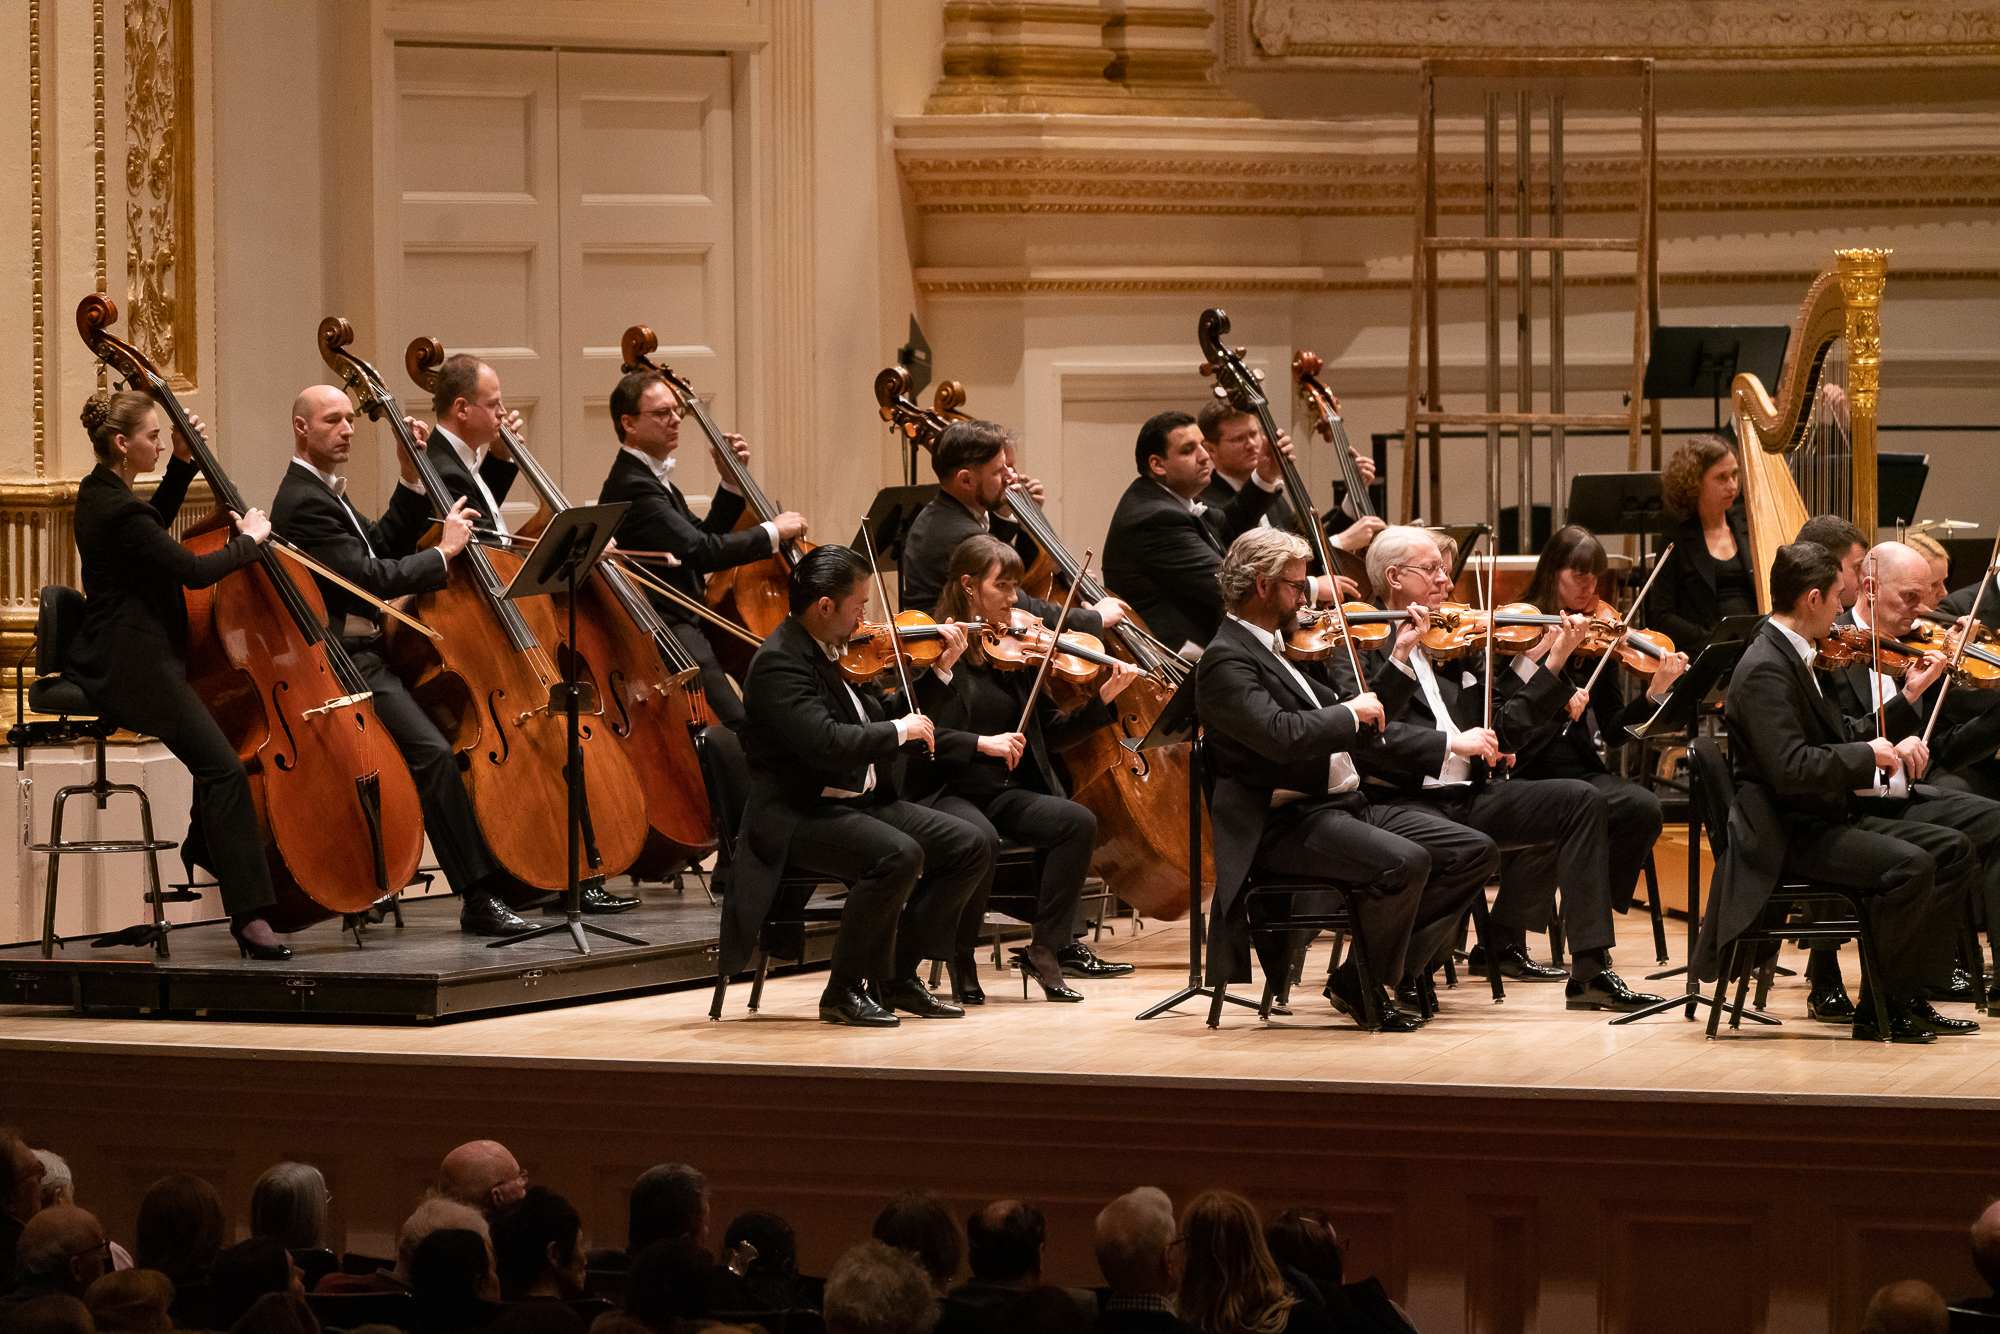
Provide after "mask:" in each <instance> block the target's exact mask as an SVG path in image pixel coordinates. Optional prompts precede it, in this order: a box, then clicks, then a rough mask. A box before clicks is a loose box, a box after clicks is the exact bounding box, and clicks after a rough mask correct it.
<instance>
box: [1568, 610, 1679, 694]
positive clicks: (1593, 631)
mask: <svg viewBox="0 0 2000 1334" xmlns="http://www.w3.org/2000/svg"><path fill="white" fill-rule="evenodd" d="M1586 614H1587V615H1588V616H1589V617H1590V633H1589V634H1588V635H1586V636H1585V637H1584V640H1583V642H1582V643H1581V644H1578V645H1577V646H1576V650H1575V651H1576V652H1577V653H1579V654H1581V655H1582V656H1584V657H1586V658H1601V657H1603V656H1604V655H1605V653H1606V652H1609V651H1612V650H1613V646H1614V645H1615V646H1616V653H1617V656H1618V661H1619V663H1620V664H1621V665H1622V666H1624V667H1626V668H1627V669H1629V670H1630V671H1631V672H1632V673H1633V674H1634V675H1635V676H1651V675H1652V674H1653V673H1654V672H1657V671H1659V670H1660V660H1661V659H1662V658H1664V657H1666V656H1667V655H1668V654H1669V653H1672V652H1674V641H1673V640H1671V639H1669V638H1667V636H1665V635H1663V634H1661V633H1660V632H1659V631H1658V630H1640V629H1637V628H1635V627H1632V626H1628V625H1627V624H1625V618H1624V617H1623V616H1620V615H1619V614H1618V609H1617V608H1616V607H1614V606H1612V605H1611V604H1610V603H1609V602H1604V601H1601V600H1600V601H1599V602H1598V604H1597V605H1596V606H1595V607H1593V608H1591V610H1590V611H1589V612H1588V613H1586ZM1621 636H1622V638H1621Z"/></svg>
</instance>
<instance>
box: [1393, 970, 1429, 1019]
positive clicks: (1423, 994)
mask: <svg viewBox="0 0 2000 1334" xmlns="http://www.w3.org/2000/svg"><path fill="white" fill-rule="evenodd" d="M1426 1001H1428V1002H1429V1007H1430V1008H1429V1010H1428V1011H1426V1009H1425V1002H1426ZM1437 1004H1438V998H1437V986H1436V984H1435V983H1433V982H1432V981H1431V980H1430V979H1429V978H1427V977H1426V978H1414V977H1406V978H1404V979H1403V980H1402V982H1401V983H1400V984H1399V985H1398V986H1397V987H1396V1008H1397V1009H1399V1010H1403V1011H1407V1012H1408V1013H1409V1014H1410V1015H1411V1016H1412V1017H1414V1018H1415V1019H1416V1020H1417V1021H1418V1022H1419V1023H1429V1022H1430V1020H1431V1019H1432V1018H1434V1017H1435V1016H1436V1015H1437Z"/></svg>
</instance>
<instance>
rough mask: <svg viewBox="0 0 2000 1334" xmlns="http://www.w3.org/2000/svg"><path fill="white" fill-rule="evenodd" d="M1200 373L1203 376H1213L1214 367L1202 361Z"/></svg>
mask: <svg viewBox="0 0 2000 1334" xmlns="http://www.w3.org/2000/svg"><path fill="white" fill-rule="evenodd" d="M1200 371H1201V373H1202V374H1203V375H1213V374H1215V367H1213V366H1211V365H1209V364H1208V363H1207V362H1205V361H1204V362H1202V363H1201V366H1200Z"/></svg>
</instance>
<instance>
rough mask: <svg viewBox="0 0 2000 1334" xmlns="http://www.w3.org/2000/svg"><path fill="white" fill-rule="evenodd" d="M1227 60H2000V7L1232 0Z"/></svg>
mask: <svg viewBox="0 0 2000 1334" xmlns="http://www.w3.org/2000/svg"><path fill="white" fill-rule="evenodd" d="M1223 27H1224V32H1225V40H1224V43H1223V58H1224V63H1225V67H1226V68H1228V69H1232V70H1253V69H1254V70H1259V71H1264V72H1270V71H1281V72H1282V71H1284V70H1287V69H1294V70H1310V69H1326V68H1329V67H1334V68H1338V67H1342V66H1345V67H1350V68H1381V67H1384V66H1391V67H1393V66H1407V65H1410V64H1413V63H1414V62H1416V61H1417V60H1420V59H1422V58H1424V57H1426V56H1447V57H1479V58H1506V57H1518V56H1547V55H1564V56H1651V57H1653V58H1654V59H1655V60H1660V61H1665V62H1671V63H1674V64H1678V65H1683V66H1689V67H1707V68H1727V67H1743V66H1753V65H1760V66H1771V65H1774V64H1777V65H1791V66H1795V67H1812V66H1825V65H1868V66H1871V67H1881V66H1885V65H1905V66H1934V65H1935V64H1936V63H1937V62H1939V61H1959V62H1983V61H1989V60H1992V59H1994V58H1995V57H1996V56H2000V7H1996V6H1994V5H1991V4H1949V3H1944V4H1940V3H1926V2H1925V0H1793V2H1792V3H1780V2H1779V0H1592V2H1591V3H1589V4H1575V3H1572V2H1571V0H1506V2H1505V3H1500V2H1499V0H1483V2H1480V0H1473V2H1472V3H1460V2H1459V0H1223Z"/></svg>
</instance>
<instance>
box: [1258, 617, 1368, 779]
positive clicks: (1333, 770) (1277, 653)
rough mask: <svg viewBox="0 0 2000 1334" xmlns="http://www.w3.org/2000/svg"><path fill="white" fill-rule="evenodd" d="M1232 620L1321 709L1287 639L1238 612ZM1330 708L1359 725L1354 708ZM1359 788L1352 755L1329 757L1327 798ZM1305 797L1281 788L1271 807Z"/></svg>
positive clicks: (1343, 753)
mask: <svg viewBox="0 0 2000 1334" xmlns="http://www.w3.org/2000/svg"><path fill="white" fill-rule="evenodd" d="M1229 619H1230V620H1232V621H1234V622H1236V623H1237V624H1238V625H1240V626H1242V627H1243V628H1244V629H1245V630H1247V631H1248V632H1249V634H1250V637H1251V638H1252V639H1254V640H1256V641H1257V642H1258V643H1259V644H1262V645H1263V646H1264V647H1265V648H1266V649H1268V650H1270V653H1271V656H1272V657H1274V658H1276V659H1277V660H1278V665H1279V666H1280V667H1282V668H1284V669H1285V673H1286V674H1287V675H1288V676H1290V677H1291V678H1292V681H1293V683H1294V684H1296V685H1297V686H1298V690H1299V694H1300V695H1301V696H1303V697H1304V698H1305V699H1306V700H1307V701H1308V707H1311V708H1319V707H1321V706H1320V704H1319V702H1318V701H1319V696H1318V695H1315V694H1314V693H1313V688H1312V683H1311V682H1310V681H1308V680H1306V677H1305V673H1304V672H1301V671H1300V670H1299V669H1298V668H1296V667H1294V666H1293V665H1292V662H1291V659H1289V658H1287V657H1286V656H1285V637H1284V636H1283V635H1281V634H1279V633H1278V632H1277V631H1275V630H1266V629H1264V628H1263V627H1262V626H1258V625H1252V624H1250V622H1248V621H1246V620H1244V619H1243V618H1242V617H1241V616H1238V615H1237V614H1236V613H1235V612H1231V613H1229ZM1330 707H1332V708H1336V709H1347V713H1348V716H1349V717H1350V718H1352V719H1353V720H1354V721H1355V722H1356V723H1357V724H1358V723H1359V722H1360V718H1359V716H1358V715H1356V714H1355V712H1354V710H1353V709H1351V708H1348V706H1347V705H1345V704H1335V705H1331V706H1330ZM1360 786H1361V775H1360V774H1359V773H1358V772H1356V770H1355V768H1354V757H1353V756H1352V755H1350V754H1348V753H1347V752H1346V751H1344V750H1336V751H1334V752H1333V753H1332V754H1331V755H1329V756H1327V757H1326V790H1327V795H1329V796H1337V795H1339V794H1340V793H1342V792H1352V791H1354V789H1355V788H1357V787H1360ZM1304 796H1306V794H1305V793H1303V792H1293V791H1292V790H1290V789H1289V788H1279V789H1277V790H1276V791H1274V792H1272V793H1271V804H1272V805H1273V806H1283V805H1285V804H1286V803H1287V802H1293V801H1298V800H1300V799H1301V798H1303V797H1304Z"/></svg>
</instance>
